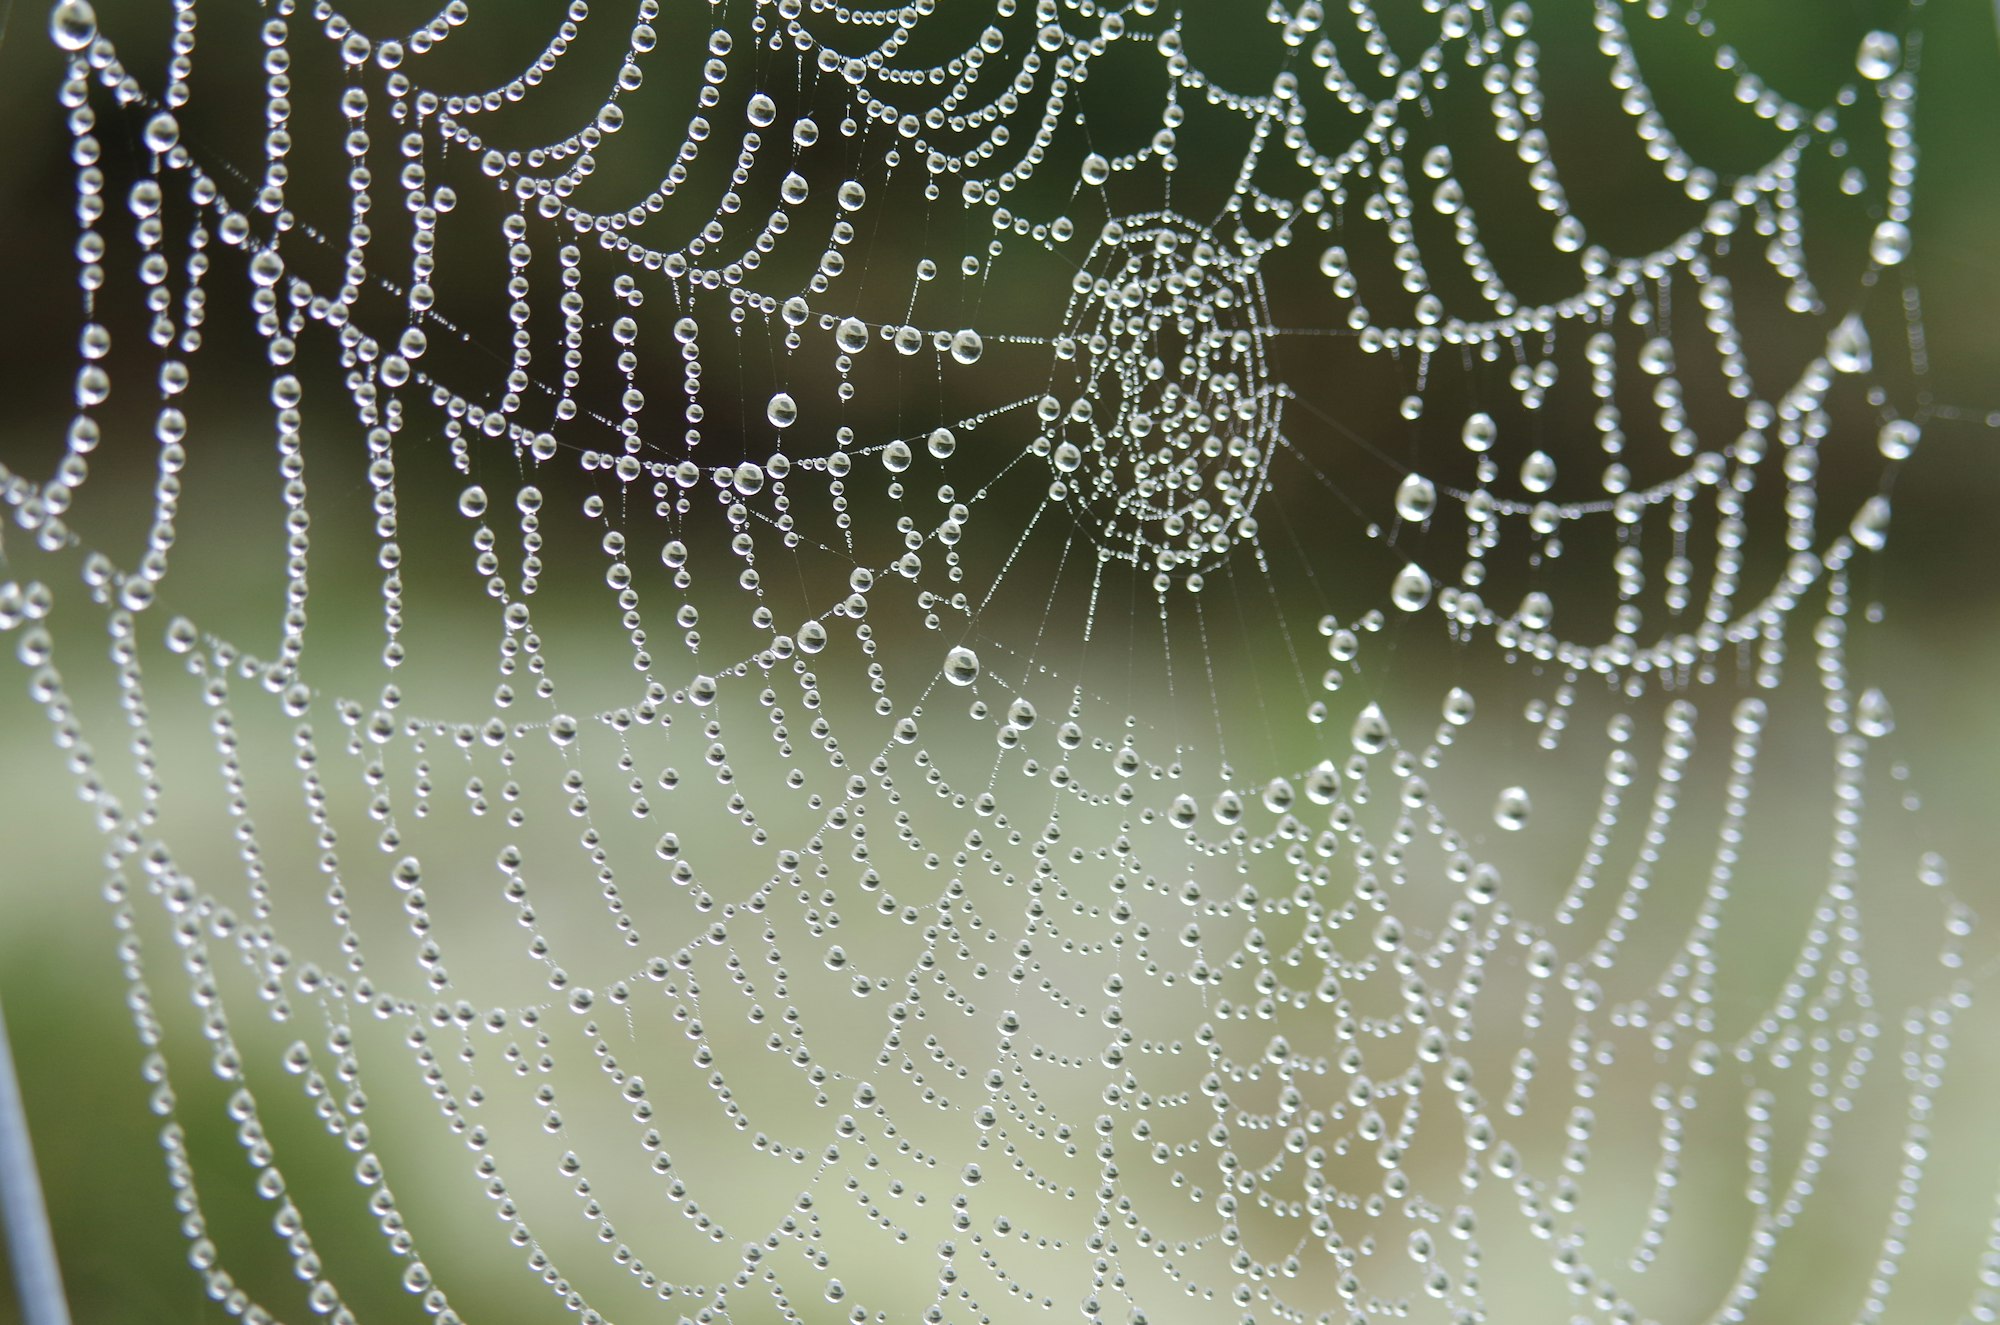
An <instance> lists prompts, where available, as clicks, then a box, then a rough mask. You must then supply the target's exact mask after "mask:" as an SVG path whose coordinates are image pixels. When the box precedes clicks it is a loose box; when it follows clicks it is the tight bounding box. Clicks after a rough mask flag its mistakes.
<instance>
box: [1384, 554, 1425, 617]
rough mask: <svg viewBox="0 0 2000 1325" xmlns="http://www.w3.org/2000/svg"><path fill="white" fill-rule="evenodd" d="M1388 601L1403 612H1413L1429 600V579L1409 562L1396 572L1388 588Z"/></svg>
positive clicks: (1422, 571)
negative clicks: (1392, 582)
mask: <svg viewBox="0 0 2000 1325" xmlns="http://www.w3.org/2000/svg"><path fill="white" fill-rule="evenodd" d="M1389 598H1390V601H1392V602H1394V603H1395V604H1396V606H1398V607H1400V608H1402V609H1403V610H1404V611H1405V612H1414V611H1416V610H1417V609H1418V608H1421V607H1422V606H1423V605H1424V604H1425V603H1428V602H1429V601H1430V600H1431V577H1430V575H1429V574H1428V573H1427V572H1426V571H1425V570H1424V568H1423V567H1422V566H1419V565H1417V564H1416V563H1415V562H1411V563H1410V564H1409V565H1407V566H1405V567H1403V569H1401V570H1400V571H1397V572H1396V582H1395V583H1394V584H1392V585H1391V586H1390V587H1389Z"/></svg>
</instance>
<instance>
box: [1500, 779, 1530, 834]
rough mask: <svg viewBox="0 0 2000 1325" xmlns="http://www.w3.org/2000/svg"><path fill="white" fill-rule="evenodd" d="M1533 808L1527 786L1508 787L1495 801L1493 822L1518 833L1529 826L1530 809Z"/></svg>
mask: <svg viewBox="0 0 2000 1325" xmlns="http://www.w3.org/2000/svg"><path fill="white" fill-rule="evenodd" d="M1532 808H1533V806H1532V805H1530V803H1529V801H1528V793H1527V790H1526V789H1525V788H1522V787H1507V788H1505V789H1503V790H1502V791H1501V792H1500V796H1499V799H1498V800H1496V801H1494V803H1493V822H1494V823H1496V824H1499V825H1500V826H1501V827H1502V828H1504V829H1506V830H1507V831H1508V832H1510V833H1518V832H1520V831H1521V830H1522V829H1523V828H1525V827H1527V826H1528V811H1529V810H1530V809H1532Z"/></svg>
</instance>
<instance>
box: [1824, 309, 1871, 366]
mask: <svg viewBox="0 0 2000 1325" xmlns="http://www.w3.org/2000/svg"><path fill="white" fill-rule="evenodd" d="M1826 361H1827V362H1828V363H1830V364H1832V365H1833V369H1834V371H1835V372H1837V373H1865V372H1867V371H1868V370H1869V368H1870V367H1872V366H1873V365H1874V362H1875V358H1874V354H1873V352H1872V350H1871V348H1870V346H1869V343H1868V328H1867V327H1865V326H1863V325H1862V323H1861V315H1860V314H1858V313H1849V314H1848V315H1847V316H1846V317H1844V318H1842V319H1841V320H1840V324H1839V325H1838V326H1836V327H1835V328H1834V329H1833V333H1832V334H1831V335H1829V336H1828V337H1827V338H1826Z"/></svg>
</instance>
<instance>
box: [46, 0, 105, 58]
mask: <svg viewBox="0 0 2000 1325" xmlns="http://www.w3.org/2000/svg"><path fill="white" fill-rule="evenodd" d="M49 36H50V37H52V38H54V39H55V43H56V45H58V46H60V47H61V48H62V49H64V50H66V51H80V50H82V49H83V48H84V47H86V46H88V45H90V43H91V42H93V41H96V40H97V11H96V10H94V9H92V8H91V7H90V5H89V4H88V3H86V0H62V3H60V4H58V5H57V6H56V7H55V8H54V9H51V10H50V11H49Z"/></svg>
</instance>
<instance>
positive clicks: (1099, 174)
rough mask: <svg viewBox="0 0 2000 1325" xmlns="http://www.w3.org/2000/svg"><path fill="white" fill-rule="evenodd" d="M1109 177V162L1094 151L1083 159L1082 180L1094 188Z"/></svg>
mask: <svg viewBox="0 0 2000 1325" xmlns="http://www.w3.org/2000/svg"><path fill="white" fill-rule="evenodd" d="M1110 178H1111V163H1110V162H1109V161H1107V160H1105V159H1104V158H1103V157H1102V156H1100V155H1099V154H1098V153H1096V152H1092V153H1091V154H1090V155H1089V156H1086V157H1085V158H1084V159H1083V182H1084V183H1086V184H1088V185H1090V186H1091V187H1092V188H1096V187H1098V186H1099V185H1101V184H1103V183H1104V181H1105V180H1107V179H1110Z"/></svg>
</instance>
